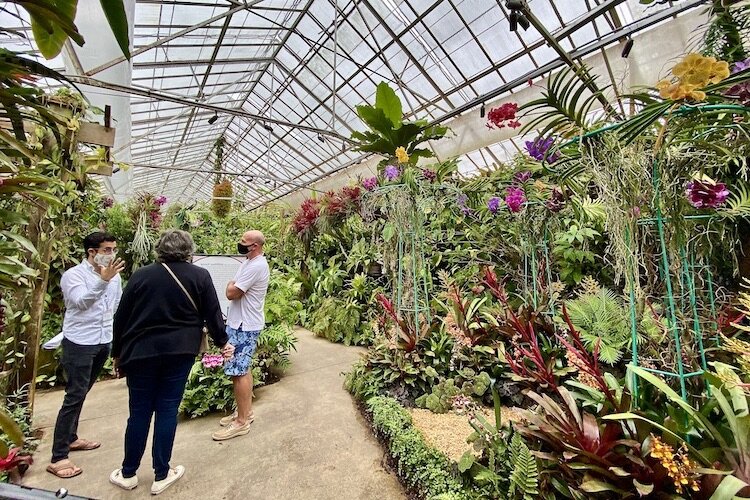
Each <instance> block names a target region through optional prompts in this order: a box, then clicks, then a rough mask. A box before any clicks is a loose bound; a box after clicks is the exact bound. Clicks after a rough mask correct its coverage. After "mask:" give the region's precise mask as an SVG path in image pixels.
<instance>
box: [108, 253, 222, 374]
mask: <svg viewBox="0 0 750 500" xmlns="http://www.w3.org/2000/svg"><path fill="white" fill-rule="evenodd" d="M167 265H168V266H169V268H170V269H171V270H172V272H173V273H174V274H175V275H176V276H177V277H178V278H179V279H180V281H181V282H182V285H183V286H184V287H185V289H187V291H188V292H189V293H190V295H191V297H192V298H193V300H194V301H195V303H196V305H197V306H198V309H199V310H200V313H199V312H198V311H196V310H195V308H194V307H193V305H192V304H191V303H190V299H188V298H187V297H186V296H185V293H184V292H183V291H182V289H180V286H179V285H178V284H177V283H176V282H175V280H174V278H172V276H171V275H170V274H169V272H167V270H166V269H164V267H163V266H162V265H161V264H160V263H155V264H150V265H148V266H145V267H142V268H140V269H138V270H137V271H136V272H135V273H133V275H132V276H131V277H130V280H129V281H128V284H127V286H126V287H125V290H124V291H123V294H122V299H121V300H120V306H119V307H118V308H117V312H116V313H115V318H114V325H113V328H114V332H113V333H114V337H113V340H112V357H113V358H119V366H120V367H122V368H123V369H125V368H127V365H128V363H130V362H132V361H135V360H140V359H148V358H155V357H161V356H167V355H175V354H191V355H193V356H197V355H198V351H199V350H200V343H201V332H202V328H203V323H204V322H205V323H206V326H207V327H208V332H209V335H210V336H211V338H212V339H213V341H214V343H216V345H218V346H223V345H224V344H226V343H227V341H228V337H227V334H226V332H225V329H224V320H223V318H222V315H221V308H220V307H219V298H218V297H217V296H216V290H215V289H214V286H213V283H212V281H211V275H210V274H209V273H208V271H207V270H205V269H203V268H201V267H198V266H195V265H193V264H190V263H188V262H169V263H167Z"/></svg>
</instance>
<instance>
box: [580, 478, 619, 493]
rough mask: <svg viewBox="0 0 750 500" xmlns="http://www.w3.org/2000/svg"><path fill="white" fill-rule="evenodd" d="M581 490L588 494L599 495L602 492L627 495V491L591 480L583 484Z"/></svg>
mask: <svg viewBox="0 0 750 500" xmlns="http://www.w3.org/2000/svg"><path fill="white" fill-rule="evenodd" d="M581 490H583V491H585V492H586V493H598V492H601V491H612V492H615V493H618V494H624V493H626V491H623V490H621V489H619V488H616V487H615V486H613V485H611V484H609V483H605V482H604V481H598V480H595V479H591V480H588V481H584V482H583V483H581Z"/></svg>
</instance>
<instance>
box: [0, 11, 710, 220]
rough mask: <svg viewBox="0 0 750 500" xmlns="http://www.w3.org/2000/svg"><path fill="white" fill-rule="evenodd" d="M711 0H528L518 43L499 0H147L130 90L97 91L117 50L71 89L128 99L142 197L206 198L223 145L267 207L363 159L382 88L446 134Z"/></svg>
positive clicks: (231, 167) (493, 158)
mask: <svg viewBox="0 0 750 500" xmlns="http://www.w3.org/2000/svg"><path fill="white" fill-rule="evenodd" d="M702 3H705V2H702V1H699V0H682V1H676V2H655V5H652V6H650V7H644V6H642V5H640V3H639V1H638V0H529V2H528V4H529V8H530V10H531V12H532V13H533V14H534V17H535V19H536V20H538V22H539V23H540V25H541V26H543V28H544V30H542V31H544V32H545V33H544V34H545V36H547V37H548V38H547V39H546V40H545V39H544V38H543V36H542V34H541V33H540V30H538V29H535V28H534V27H532V28H530V29H529V30H528V31H524V30H523V29H521V28H520V27H519V30H518V31H515V32H512V31H510V30H509V23H508V11H507V9H506V8H505V2H504V0H402V1H399V0H253V1H250V0H220V1H209V0H136V7H135V22H134V39H133V52H132V53H133V58H132V83H131V85H119V86H118V85H111V84H110V82H106V81H102V80H100V79H99V74H100V73H101V72H102V71H103V70H105V69H108V68H110V67H113V66H116V65H117V64H127V62H123V58H122V57H119V55H118V54H112V57H111V58H110V60H109V62H107V63H105V64H100V65H99V66H97V67H95V68H92V69H86V70H85V71H83V72H82V73H83V76H79V77H77V79H76V81H78V82H86V83H90V84H93V85H94V86H99V87H102V88H103V89H104V90H106V91H111V92H118V93H120V94H122V93H126V94H130V95H131V96H132V97H131V118H132V130H131V136H130V139H129V141H128V142H127V144H126V146H127V147H129V148H130V151H131V158H132V159H131V161H132V164H133V169H134V170H133V172H134V174H133V185H132V186H131V189H132V190H133V192H138V191H150V192H153V193H154V194H164V195H166V196H168V197H172V198H173V199H176V200H192V199H207V198H209V197H210V196H211V191H212V185H213V179H214V172H213V166H214V165H213V164H214V144H215V142H216V140H217V139H218V138H219V137H220V136H222V135H223V136H224V137H225V139H226V145H225V148H224V164H223V166H222V168H223V170H224V171H225V172H227V173H228V175H229V176H230V177H231V179H232V182H233V183H235V184H236V185H237V187H238V188H240V189H241V190H242V191H244V192H246V193H247V200H248V203H249V205H250V206H251V207H257V206H260V205H262V204H264V203H267V202H269V201H272V200H277V199H279V198H282V197H284V196H285V195H288V194H290V193H292V192H295V191H298V190H300V189H303V188H306V187H308V186H310V185H311V184H312V183H315V182H316V181H318V180H320V179H322V178H324V177H326V176H329V175H331V174H332V173H334V172H340V171H342V170H344V169H346V168H348V167H350V166H352V165H356V164H357V163H358V162H360V161H362V159H363V156H362V155H361V154H360V153H357V152H355V151H353V150H352V148H351V144H350V142H349V141H348V140H347V139H346V138H347V137H349V135H350V134H351V132H352V131H354V130H362V124H361V122H360V120H359V119H358V117H357V114H356V109H355V107H356V106H357V105H359V104H361V103H363V102H372V101H373V99H374V93H375V88H376V86H377V85H378V83H379V82H381V81H385V82H387V83H388V84H390V85H391V86H392V87H394V88H395V89H397V93H398V94H399V96H400V97H401V99H402V101H403V103H404V109H405V111H406V112H407V115H408V116H409V117H416V118H426V119H428V120H430V121H432V122H435V123H445V122H447V121H448V120H451V119H454V118H456V117H459V116H462V115H464V114H466V113H468V112H472V111H473V112H477V114H478V109H479V108H480V107H481V106H482V105H483V104H484V103H489V102H491V101H493V100H496V99H498V98H500V97H502V96H504V95H508V94H512V93H514V92H516V91H518V90H520V89H522V88H524V87H526V86H528V83H527V82H528V81H529V80H531V79H536V78H538V77H540V76H543V75H544V74H545V73H548V72H549V71H551V70H554V69H556V68H559V67H561V65H562V64H565V59H566V58H567V57H568V56H566V54H569V55H570V56H569V57H570V58H571V59H573V60H578V59H580V58H582V57H584V56H585V55H587V54H592V53H595V52H596V51H601V50H602V49H604V48H606V47H607V46H611V45H613V44H616V43H618V42H620V41H622V40H624V39H625V38H626V37H628V36H631V35H633V34H634V33H637V32H638V31H640V30H642V29H646V28H648V27H650V26H652V25H653V24H654V23H656V22H659V21H667V22H668V21H669V19H671V18H672V17H673V16H675V15H677V14H679V13H680V12H682V11H685V10H688V9H691V8H695V7H698V6H699V5H700V4H702ZM2 20H3V21H6V20H7V19H6V18H5V17H3V18H2ZM14 23H15V24H20V23H19V22H18V20H17V19H14V20H13V22H10V25H13V24H14ZM8 24H9V23H8V22H4V25H8ZM14 27H18V28H20V29H21V30H22V32H28V30H27V26H14ZM538 27H539V26H538ZM29 33H30V32H29ZM0 43H3V44H4V45H6V42H0ZM14 43H26V44H27V47H26V48H27V49H28V42H18V41H16V42H14ZM31 47H32V49H33V45H32V46H31ZM553 47H554V48H553ZM568 62H570V61H568ZM602 76H603V77H605V80H606V79H607V78H608V76H607V75H602ZM610 76H611V75H610ZM92 79H93V80H92ZM480 125H481V124H480ZM519 144H522V142H520V141H519V140H506V141H505V142H503V143H497V144H485V145H484V146H482V147H481V148H478V149H475V150H474V151H472V152H470V154H468V155H467V156H466V157H465V163H466V165H465V166H464V168H465V169H466V170H471V169H475V168H481V167H483V166H486V165H489V164H492V163H495V162H497V161H500V159H501V158H504V157H506V156H507V155H508V153H509V152H512V151H513V150H515V148H517V147H518V145H519ZM509 148H510V149H509ZM116 154H117V151H115V155H116Z"/></svg>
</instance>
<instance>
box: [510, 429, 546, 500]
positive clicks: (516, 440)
mask: <svg viewBox="0 0 750 500" xmlns="http://www.w3.org/2000/svg"><path fill="white" fill-rule="evenodd" d="M510 463H511V465H512V466H513V471H512V472H511V474H510V489H509V490H508V498H510V499H516V498H518V499H523V500H533V499H535V498H537V497H538V495H539V469H538V468H537V464H536V458H534V456H533V455H532V454H531V450H529V447H528V446H526V443H524V441H523V439H522V438H521V435H520V434H513V438H512V439H511V440H510Z"/></svg>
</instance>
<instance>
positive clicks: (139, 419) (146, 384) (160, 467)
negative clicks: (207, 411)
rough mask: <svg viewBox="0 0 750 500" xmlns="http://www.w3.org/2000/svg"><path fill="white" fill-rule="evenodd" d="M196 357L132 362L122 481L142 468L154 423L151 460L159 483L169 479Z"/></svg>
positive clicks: (127, 371)
mask: <svg viewBox="0 0 750 500" xmlns="http://www.w3.org/2000/svg"><path fill="white" fill-rule="evenodd" d="M194 362H195V356H191V355H173V356H162V357H159V358H151V359H144V360H138V361H132V362H130V363H128V365H127V366H126V367H125V371H126V376H127V380H128V391H129V395H130V401H129V406H130V418H128V428H127V430H126V431H125V459H124V460H123V461H122V475H123V477H133V476H135V473H136V471H137V470H138V467H139V466H140V465H141V458H143V452H144V451H146V439H147V438H148V430H149V427H150V426H151V416H152V415H153V414H154V413H156V419H155V421H154V442H153V445H152V448H151V456H152V460H153V464H154V474H155V476H156V480H157V481H161V480H162V479H164V478H166V477H167V473H168V472H169V460H170V459H171V458H172V446H173V445H174V436H175V432H176V430H177V411H178V409H179V407H180V401H182V393H183V392H184V391H185V383H186V382H187V378H188V374H189V373H190V368H192V366H193V363H194Z"/></svg>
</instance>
